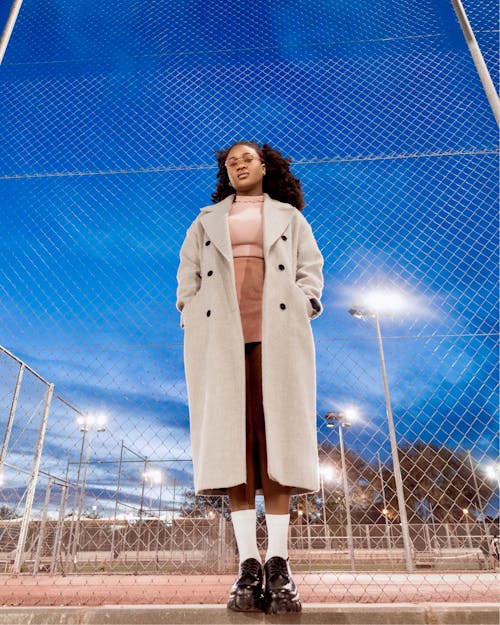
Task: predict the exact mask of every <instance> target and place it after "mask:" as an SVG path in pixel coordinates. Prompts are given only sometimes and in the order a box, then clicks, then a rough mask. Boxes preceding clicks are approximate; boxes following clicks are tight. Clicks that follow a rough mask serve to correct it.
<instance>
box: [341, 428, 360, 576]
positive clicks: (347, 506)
mask: <svg viewBox="0 0 500 625" xmlns="http://www.w3.org/2000/svg"><path fill="white" fill-rule="evenodd" d="M344 427H348V424H346V423H341V422H339V441H340V459H341V462H342V483H343V486H344V500H345V512H346V521H347V547H348V549H349V557H350V559H351V570H352V571H355V570H356V562H355V560H354V539H353V536H352V520H351V503H350V498H349V484H348V483H347V468H346V462H345V452H344V433H343V428H344Z"/></svg>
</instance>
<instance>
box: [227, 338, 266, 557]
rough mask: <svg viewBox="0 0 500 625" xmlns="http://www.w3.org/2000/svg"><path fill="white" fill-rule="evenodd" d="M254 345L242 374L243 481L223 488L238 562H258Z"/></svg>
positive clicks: (247, 354)
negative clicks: (250, 559)
mask: <svg viewBox="0 0 500 625" xmlns="http://www.w3.org/2000/svg"><path fill="white" fill-rule="evenodd" d="M254 360H255V344H247V345H246V346H245V377H246V398H247V401H246V464H247V481H246V483H245V484H239V485H238V486H233V487H231V488H228V489H227V492H228V495H229V505H230V508H231V520H232V522H233V528H234V535H235V538H236V544H237V545H238V553H239V556H240V563H241V562H244V561H245V560H247V559H249V558H254V559H256V560H258V561H259V562H260V554H259V550H258V549H257V515H256V511H255V492H256V490H257V479H258V477H257V471H258V455H257V454H256V449H257V448H256V440H255V434H254V431H255V428H254V425H253V419H254V412H255V402H253V401H252V397H253V392H252V388H253V385H254V372H255V368H256V367H255V363H254Z"/></svg>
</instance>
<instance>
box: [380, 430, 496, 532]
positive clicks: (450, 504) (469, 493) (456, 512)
mask: <svg viewBox="0 0 500 625" xmlns="http://www.w3.org/2000/svg"><path fill="white" fill-rule="evenodd" d="M399 457H400V465H401V475H402V479H403V489H404V496H405V501H406V505H407V514H408V521H409V522H410V523H411V522H413V523H423V522H426V521H429V520H432V521H436V522H442V523H445V522H454V523H456V522H461V521H463V520H464V512H463V511H464V510H468V511H469V513H470V514H471V518H474V517H476V518H477V517H478V516H481V514H482V512H483V506H484V503H485V502H487V501H489V499H490V498H491V497H492V496H493V494H494V489H493V487H492V486H491V485H490V484H488V482H487V481H485V480H484V479H483V478H482V476H481V475H480V474H479V472H478V470H477V468H476V467H473V466H471V463H470V461H469V457H468V454H466V453H463V452H461V453H457V452H456V451H455V450H451V449H448V448H447V447H445V446H442V445H437V444H435V443H425V442H423V441H416V442H414V443H411V444H410V443H407V444H404V445H402V446H401V447H400V449H399ZM382 474H383V480H384V485H385V489H386V498H387V502H388V507H390V508H391V509H393V510H397V509H398V504H397V497H396V487H395V481H394V474H393V471H392V468H390V467H387V466H386V467H384V469H383V472H382ZM476 483H477V490H476V487H475V485H476ZM379 484H380V480H379Z"/></svg>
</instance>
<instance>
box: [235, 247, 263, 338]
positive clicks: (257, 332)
mask: <svg viewBox="0 0 500 625" xmlns="http://www.w3.org/2000/svg"><path fill="white" fill-rule="evenodd" d="M264 267H265V263H264V259H263V258H257V257H254V256H242V257H236V258H234V277H235V282H236V294H237V296H238V304H239V307H240V316H241V326H242V328H243V340H244V341H245V343H254V342H259V341H261V340H262V289H263V288H264Z"/></svg>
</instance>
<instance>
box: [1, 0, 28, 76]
mask: <svg viewBox="0 0 500 625" xmlns="http://www.w3.org/2000/svg"><path fill="white" fill-rule="evenodd" d="M22 3H23V0H14V2H13V3H12V7H11V9H10V13H9V17H8V19H7V22H6V24H5V28H4V29H3V32H2V37H1V38H0V65H1V64H2V61H3V57H4V56H5V52H6V51H7V46H8V45H9V41H10V38H11V36H12V31H13V30H14V26H15V25H16V21H17V16H18V15H19V11H20V10H21V5H22Z"/></svg>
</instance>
